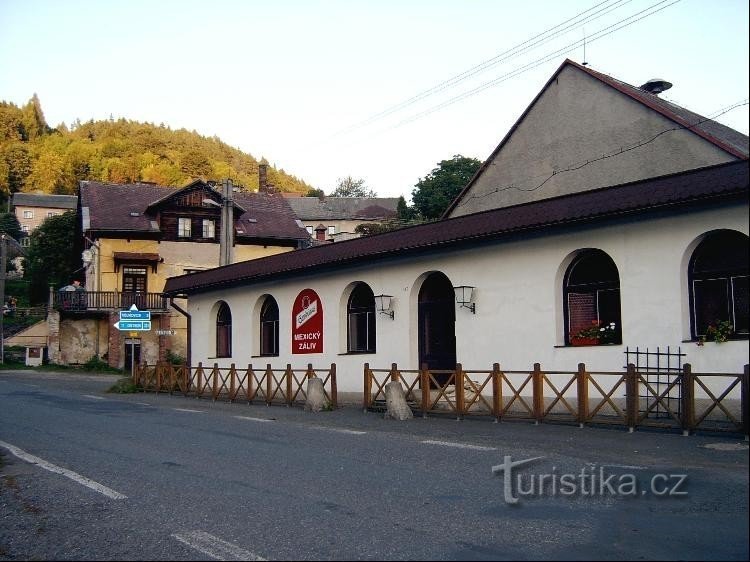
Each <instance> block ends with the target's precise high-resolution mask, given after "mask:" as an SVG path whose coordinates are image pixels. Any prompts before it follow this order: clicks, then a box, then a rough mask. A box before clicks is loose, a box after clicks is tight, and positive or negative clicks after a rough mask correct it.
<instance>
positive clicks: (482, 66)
mask: <svg viewBox="0 0 750 562" xmlns="http://www.w3.org/2000/svg"><path fill="white" fill-rule="evenodd" d="M610 2H612V0H605V1H604V2H600V3H599V4H596V5H594V6H592V7H591V8H589V9H588V10H584V11H583V12H580V13H578V14H576V15H575V16H573V17H572V18H569V19H567V20H565V21H563V22H562V23H559V24H557V25H556V26H554V27H551V28H549V29H547V30H545V31H543V32H542V33H539V34H537V35H535V36H534V37H532V38H531V39H528V40H526V41H524V42H522V43H519V44H518V45H516V46H514V47H511V48H510V49H507V50H505V51H503V52H502V53H500V54H498V55H496V56H494V57H492V58H490V59H488V60H486V61H484V62H481V63H479V64H478V65H476V66H473V67H472V68H470V69H468V70H465V71H464V72H461V73H460V74H457V75H455V76H453V77H452V78H449V79H447V80H444V81H443V82H440V83H439V84H437V85H435V86H433V87H432V88H429V89H427V90H424V91H422V92H420V93H419V94H416V95H415V96H413V97H411V98H409V99H407V100H405V101H403V102H400V103H398V104H396V105H393V106H391V107H389V108H387V109H385V110H383V111H381V112H380V113H376V114H375V115H373V116H371V117H369V118H367V119H365V120H363V121H360V122H359V123H355V124H354V125H351V126H349V127H347V128H345V129H342V130H341V131H339V132H338V133H335V134H334V135H333V136H338V135H341V134H345V133H348V132H351V131H353V130H356V129H359V128H361V127H364V126H366V125H369V124H370V123H372V122H374V121H377V120H379V119H382V118H383V117H387V116H388V115H391V114H393V113H395V112H397V111H400V110H401V109H404V108H406V107H408V106H410V105H413V104H414V103H416V102H418V101H420V100H423V99H425V98H427V97H429V96H432V95H434V94H436V93H438V92H442V91H443V90H446V89H448V88H451V87H453V86H456V85H457V84H459V83H461V82H463V81H464V80H467V79H468V78H471V77H472V76H475V75H477V74H480V73H482V72H485V71H487V70H489V69H490V68H492V67H494V66H497V65H498V64H500V63H501V62H504V61H506V60H508V59H511V58H514V57H516V56H518V55H520V54H522V53H524V52H526V51H528V50H530V49H532V48H533V47H537V46H539V45H543V44H545V43H548V42H549V41H551V40H552V39H555V38H556V37H558V36H559V35H561V34H563V33H564V32H567V31H569V30H570V29H571V28H572V29H576V28H578V27H581V26H582V25H584V24H586V23H590V22H591V21H594V20H596V19H599V18H600V17H602V16H604V15H606V14H608V13H609V12H612V11H614V10H616V9H618V8H621V7H622V6H624V5H626V4H629V3H630V2H632V0H615V2H614V4H610V5H609V6H605V7H603V8H600V6H602V5H604V4H608V3H610ZM597 8H600V9H599V10H597V11H595V12H594V13H592V14H589V15H588V16H586V17H585V18H583V19H581V20H580V21H576V20H578V19H579V18H580V17H581V16H582V15H584V14H586V13H588V12H591V11H592V10H596V9H597ZM570 22H573V23H570ZM566 24H568V25H566ZM563 26H565V27H563ZM559 28H561V29H559ZM555 30H557V31H555ZM553 31H554V33H552V32H553Z"/></svg>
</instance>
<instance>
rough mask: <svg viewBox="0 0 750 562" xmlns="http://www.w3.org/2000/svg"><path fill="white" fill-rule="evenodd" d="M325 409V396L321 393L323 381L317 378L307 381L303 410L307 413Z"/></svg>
mask: <svg viewBox="0 0 750 562" xmlns="http://www.w3.org/2000/svg"><path fill="white" fill-rule="evenodd" d="M325 407H326V396H325V392H324V391H323V381H322V380H320V379H319V378H318V377H311V378H309V379H307V400H305V410H306V411H308V412H320V411H321V410H323V409H324V408H325Z"/></svg>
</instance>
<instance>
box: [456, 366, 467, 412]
mask: <svg viewBox="0 0 750 562" xmlns="http://www.w3.org/2000/svg"><path fill="white" fill-rule="evenodd" d="M465 378H466V373H464V369H463V367H462V366H461V363H456V376H455V378H454V380H455V382H456V419H457V420H461V419H463V416H464V410H465V409H466V396H465V393H464V391H465V389H464V379H465Z"/></svg>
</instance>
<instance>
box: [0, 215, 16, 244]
mask: <svg viewBox="0 0 750 562" xmlns="http://www.w3.org/2000/svg"><path fill="white" fill-rule="evenodd" d="M0 232H4V233H5V234H7V235H8V236H10V237H11V238H13V239H14V240H19V239H20V238H21V225H20V223H19V222H18V219H17V218H16V214H15V213H2V214H0Z"/></svg>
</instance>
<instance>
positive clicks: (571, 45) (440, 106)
mask: <svg viewBox="0 0 750 562" xmlns="http://www.w3.org/2000/svg"><path fill="white" fill-rule="evenodd" d="M667 1H668V0H660V1H659V2H657V3H655V4H652V5H651V6H649V7H648V8H645V9H644V10H641V11H640V12H637V13H635V14H633V15H631V16H628V17H627V18H624V19H622V20H620V21H618V22H616V23H614V24H612V25H610V26H607V27H605V28H603V29H600V30H599V31H597V32H596V33H594V34H593V35H591V36H589V37H587V38H586V39H578V40H576V41H574V42H573V43H569V44H568V45H566V46H565V47H562V48H560V49H558V50H557V51H554V52H553V53H549V54H547V55H544V56H542V57H540V58H538V59H536V60H534V61H531V62H530V63H528V64H526V65H524V66H522V67H520V68H517V69H515V70H512V71H511V72H508V73H506V74H503V75H502V76H499V77H497V78H495V79H494V80H491V81H489V82H485V83H484V84H481V85H480V86H477V87H476V88H473V89H471V90H468V91H466V92H464V93H462V94H459V95H457V96H454V97H452V98H450V99H448V100H446V101H444V102H442V103H440V104H438V105H436V106H433V107H431V108H430V109H427V110H425V111H422V112H420V113H417V114H415V115H413V116H412V117H409V118H407V119H404V120H402V121H400V122H399V123H397V124H395V125H393V126H392V127H390V129H394V128H398V127H401V126H403V125H406V124H408V123H412V122H414V121H416V120H418V119H421V118H422V117H426V116H427V115H430V114H432V113H435V112H436V111H439V110H441V109H444V108H446V107H448V106H450V105H453V104H454V103H457V102H459V101H462V100H464V99H466V98H469V97H471V96H474V95H476V94H478V93H480V92H482V91H484V90H486V89H487V88H490V87H492V86H496V85H498V84H500V83H502V82H505V81H507V80H510V79H511V78H515V77H516V76H519V75H521V74H523V73H525V72H527V71H529V70H532V69H534V68H536V67H537V66H540V65H542V64H544V63H546V62H549V61H550V60H552V59H553V58H556V57H558V56H560V55H561V54H565V53H568V52H570V51H574V50H575V49H577V48H578V47H580V46H581V45H582V43H583V41H584V40H585V41H587V43H593V42H594V41H597V40H599V39H602V38H604V37H606V36H608V35H611V34H612V33H615V32H616V31H619V30H621V29H624V28H625V27H628V26H630V25H633V24H634V23H636V22H639V21H641V20H643V19H645V18H647V17H649V16H652V15H654V14H656V13H658V12H661V11H662V10H665V9H666V8H669V7H670V6H673V5H675V4H677V3H678V2H680V1H681V0H673V1H672V2H671V3H669V4H667V5H666V6H662V7H660V8H658V9H656V10H653V8H656V7H657V6H660V5H661V4H664V3H665V2H667ZM650 10H653V11H650ZM649 11H650V12H649ZM646 12H649V13H646ZM642 14H643V15H642ZM637 16H640V17H637ZM636 17H637V19H633V18H636ZM628 20H632V21H628ZM624 22H626V23H624ZM616 26H619V27H616ZM613 28H614V29H613ZM605 32H606V33H605Z"/></svg>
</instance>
